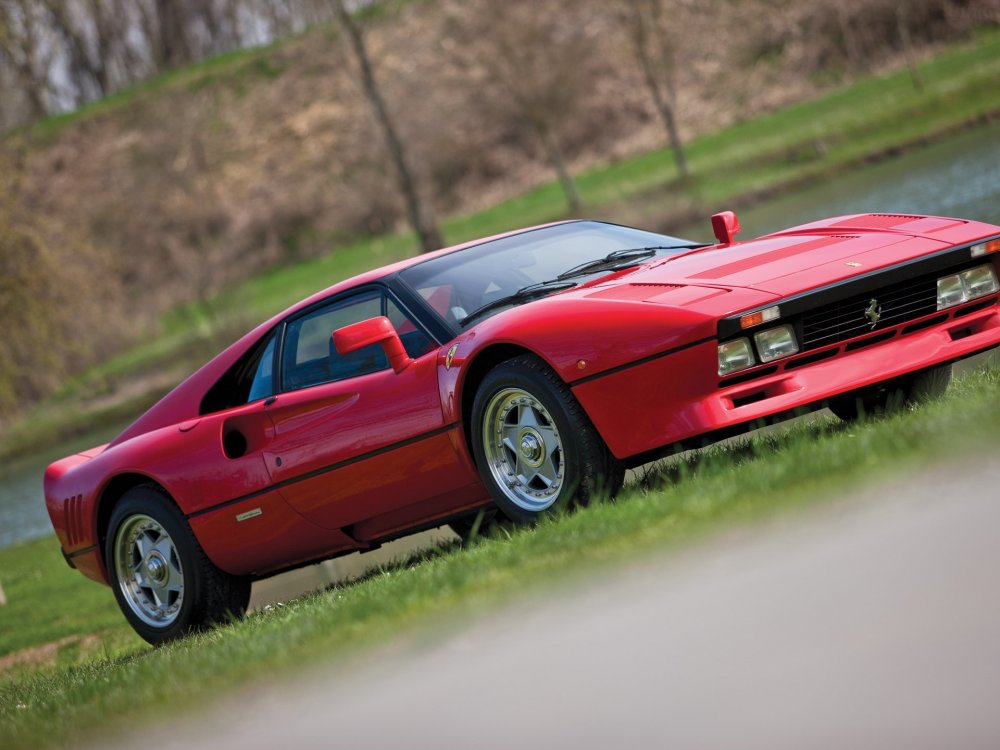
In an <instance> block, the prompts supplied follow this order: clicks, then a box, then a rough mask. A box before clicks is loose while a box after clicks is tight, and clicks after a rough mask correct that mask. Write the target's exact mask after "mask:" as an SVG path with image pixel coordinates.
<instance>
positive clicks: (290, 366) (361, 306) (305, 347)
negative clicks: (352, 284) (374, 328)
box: [281, 291, 389, 390]
mask: <svg viewBox="0 0 1000 750" xmlns="http://www.w3.org/2000/svg"><path fill="white" fill-rule="evenodd" d="M381 314H382V294H381V292H374V291H373V292H367V293H365V294H361V295H357V296H354V297H350V298H349V299H346V300H340V301H338V302H334V303H333V304H331V305H328V306H326V307H322V308H320V309H318V310H314V311H313V312H311V313H309V314H308V315H304V316H302V317H301V318H297V319H295V320H293V321H291V322H289V323H288V325H287V326H286V328H285V344H284V348H283V353H282V359H281V372H282V386H283V387H284V389H285V390H298V389H300V388H308V387H309V386H312V385H318V384H320V383H329V382H331V381H333V380H343V379H345V378H353V377H357V376H358V375H366V374H368V373H371V372H377V371H379V370H384V369H386V368H387V367H388V366H389V361H388V359H386V356H385V352H384V351H383V350H382V347H381V345H379V344H373V345H372V346H366V347H365V348H364V349H359V350H358V351H356V352H351V353H350V354H346V355H344V356H341V355H339V354H338V353H337V350H336V349H334V347H333V341H332V339H331V334H332V333H333V332H334V331H335V330H337V329H338V328H343V327H344V326H346V325H350V324H351V323H359V322H361V321H362V320H367V319H368V318H374V317H377V316H379V315H381Z"/></svg>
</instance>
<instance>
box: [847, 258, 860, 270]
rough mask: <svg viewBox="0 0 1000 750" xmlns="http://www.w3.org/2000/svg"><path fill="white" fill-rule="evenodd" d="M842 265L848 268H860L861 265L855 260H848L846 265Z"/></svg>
mask: <svg viewBox="0 0 1000 750" xmlns="http://www.w3.org/2000/svg"><path fill="white" fill-rule="evenodd" d="M844 265H845V266H850V267H851V268H861V264H860V263H858V262H857V261H856V260H849V261H847V262H846V263H844Z"/></svg>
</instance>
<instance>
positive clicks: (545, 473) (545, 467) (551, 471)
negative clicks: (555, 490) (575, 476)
mask: <svg viewBox="0 0 1000 750" xmlns="http://www.w3.org/2000/svg"><path fill="white" fill-rule="evenodd" d="M557 473H558V470H557V469H556V465H555V461H553V460H552V454H551V453H550V454H549V455H548V456H547V457H546V458H545V460H544V461H542V465H541V466H539V467H538V473H537V474H535V476H537V477H538V478H539V479H541V480H542V481H543V482H544V483H545V486H546V487H551V486H552V485H553V484H555V482H556V474H557Z"/></svg>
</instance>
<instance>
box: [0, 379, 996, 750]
mask: <svg viewBox="0 0 1000 750" xmlns="http://www.w3.org/2000/svg"><path fill="white" fill-rule="evenodd" d="M998 434H1000V369H998V368H997V367H996V366H995V365H994V366H986V367H982V368H980V369H978V370H975V371H973V372H971V373H969V374H967V375H965V376H963V377H961V378H959V379H957V380H956V381H955V382H954V383H953V384H952V386H951V388H950V389H949V391H948V393H947V394H946V395H945V396H944V397H943V398H942V399H940V400H938V401H935V402H932V403H928V404H924V405H921V406H920V407H919V408H914V409H909V410H907V411H904V412H902V413H899V414H896V415H893V416H891V417H887V418H883V419H878V420H872V421H867V422H862V423H859V424H854V425H849V424H845V423H842V422H839V421H837V420H835V419H833V418H832V417H820V418H818V419H815V420H810V421H800V422H797V423H794V424H793V425H792V426H791V427H790V428H789V429H784V430H776V431H770V432H764V433H756V434H754V435H753V436H751V437H749V438H747V439H745V440H741V441H735V442H730V443H727V444H725V445H721V446H717V447H715V448H712V449H708V450H706V451H702V452H700V453H698V454H692V455H689V456H686V457H682V459H681V460H677V461H674V462H672V463H670V464H667V465H665V466H664V467H663V468H662V470H661V471H659V472H656V473H653V474H651V475H649V476H647V477H646V481H645V482H643V483H640V484H639V485H636V486H633V487H631V488H629V489H627V491H626V492H625V493H624V494H623V496H622V497H621V498H620V499H619V500H618V501H617V502H615V503H613V504H612V503H604V504H598V505H595V506H592V507H590V508H587V509H584V510H581V511H579V512H577V513H574V514H571V515H567V516H563V517H559V518H555V519H552V520H550V521H548V522H546V523H543V524H541V525H540V526H538V527H536V528H533V529H522V530H517V531H514V532H510V533H507V532H500V533H498V534H496V535H495V536H494V537H493V538H489V539H485V540H482V541H480V542H479V543H478V544H476V545H474V546H472V547H470V548H466V549H463V548H459V547H449V548H447V549H443V550H437V551H435V552H432V553H429V554H425V555H423V556H421V557H418V558H413V559H410V560H405V561H401V562H400V563H399V564H397V565H394V566H389V567H385V568H382V569H380V570H378V571H375V572H374V573H372V574H371V575H369V576H368V577H366V578H364V579H363V580H360V581H358V582H355V583H352V584H350V585H344V586H340V587H337V588H334V589H332V590H330V591H327V592H324V593H320V594H317V595H313V596H310V597H305V598H302V599H299V600H296V601H293V602H290V603H289V604H287V605H286V606H284V607H279V608H274V609H271V610H269V611H265V612H261V613H258V614H255V615H252V616H250V617H248V618H246V619H244V620H242V621H239V622H236V623H233V624H231V625H228V626H225V627H221V628H218V629H216V630H213V631H211V632H208V633H204V634H200V635H196V636H193V637H189V638H187V639H185V640H183V641H181V642H178V643H175V644H172V645H169V646H167V647H163V648H159V649H152V648H148V647H145V646H136V645H134V643H129V642H123V641H122V640H121V629H120V626H116V625H115V623H114V622H113V620H114V615H113V614H112V613H111V612H110V611H109V610H108V608H107V607H106V606H104V605H103V604H102V603H101V601H103V602H106V601H108V599H109V597H108V596H107V592H102V591H100V589H98V587H96V586H94V585H93V584H90V583H88V582H86V581H83V580H82V579H80V578H79V576H76V580H75V581H71V580H70V579H71V577H72V576H75V575H76V574H71V572H70V571H69V570H68V569H62V568H60V566H62V565H63V564H62V562H61V561H59V560H57V559H53V558H54V557H55V555H54V554H53V552H52V550H50V549H49V548H48V547H46V545H45V544H44V543H32V544H29V545H23V546H21V547H17V548H14V549H11V550H5V551H3V553H0V580H3V582H4V584H5V585H8V588H9V591H8V593H9V594H10V595H11V600H12V603H11V605H8V607H5V608H0V634H3V635H2V637H3V639H4V640H2V641H0V644H3V646H4V647H7V648H10V647H11V646H12V645H16V644H26V643H28V642H30V641H31V640H32V638H30V637H28V635H26V634H25V635H21V636H18V635H15V634H12V631H15V630H17V631H27V632H30V633H35V632H36V631H38V632H44V633H45V634H46V636H45V637H59V636H60V635H61V634H66V633H72V632H74V630H75V631H76V632H78V633H82V632H89V631H90V630H93V629H101V628H106V629H107V631H106V632H107V633H108V635H107V636H106V638H107V640H106V643H108V645H107V647H106V648H105V649H104V650H103V651H101V652H99V653H93V652H92V653H90V654H89V655H85V656H83V657H82V658H80V659H77V660H75V661H74V660H73V659H71V658H67V659H65V660H63V663H60V664H56V665H55V666H48V667H43V668H40V669H37V670H33V671H30V670H20V671H14V672H13V673H12V674H10V675H5V676H0V747H3V748H5V749H6V750H14V749H16V748H29V747H31V748H37V747H44V746H48V745H53V744H58V743H65V742H70V741H72V742H73V743H74V744H75V743H79V742H81V741H84V740H86V739H87V738H88V737H91V738H92V737H97V736H100V735H101V734H102V733H104V732H107V731H109V730H111V729H113V728H114V727H123V726H125V725H126V724H128V725H132V726H135V725H136V723H137V722H141V721H150V720H156V719H158V718H168V717H176V716H177V715H178V712H179V711H181V712H184V711H191V710H197V709H198V708H201V707H203V706H205V705H206V703H208V702H210V701H211V700H212V699H213V698H215V697H216V696H221V695H229V694H231V693H232V691H233V690H238V689H240V688H243V687H246V686H248V685H250V686H252V685H253V683H254V682H256V681H266V680H272V679H275V678H283V677H285V678H287V677H291V676H293V674H294V671H295V670H298V669H302V668H304V667H307V666H309V665H312V664H315V663H316V662H317V660H334V661H336V660H341V661H346V660H347V659H359V658H364V654H365V653H366V651H365V650H366V649H368V650H369V651H368V652H367V653H370V649H372V647H374V646H376V645H379V644H384V643H387V642H389V641H392V640H397V639H401V638H405V637H408V636H412V635H414V634H419V633H425V634H437V636H438V637H440V633H441V632H449V630H453V629H454V628H457V627H460V625H461V623H462V621H463V619H464V618H469V617H475V616H480V615H482V614H484V613H487V612H489V611H492V610H495V609H496V608H497V607H499V606H501V605H502V604H503V603H504V602H506V601H510V600H511V599H513V598H514V597H517V596H520V595H523V594H524V592H526V591H535V592H537V591H539V590H544V589H545V588H546V587H551V588H555V587H557V586H559V585H564V584H565V583H566V582H567V581H569V580H574V579H581V578H583V577H585V576H586V575H587V573H589V572H592V571H595V570H602V569H606V568H607V567H608V566H611V565H620V564H622V563H625V562H628V561H629V560H631V559H634V558H636V557H637V556H639V555H644V554H645V555H648V554H651V553H654V552H661V551H663V550H665V549H669V548H670V547H676V546H678V545H683V544H690V543H691V542H692V541H693V540H697V539H698V538H700V537H703V536H704V535H706V534H709V533H712V532H717V531H718V530H719V529H721V528H726V527H731V526H733V525H734V524H743V523H751V522H756V521H759V520H760V519H762V518H769V517H774V516H775V515H776V514H780V513H783V512H788V511H790V510H792V509H794V508H799V507H804V506H807V505H809V504H812V503H816V502H820V501H822V500H824V499H829V498H836V497H842V496H844V495H849V494H850V493H851V492H852V491H853V490H855V489H857V488H860V487H862V486H863V485H865V484H866V483H870V482H871V481H873V480H876V479H888V478H891V477H892V476H894V475H895V476H900V475H903V474H905V473H909V472H916V471H919V470H920V469H921V468H923V467H926V466H927V465H928V464H930V463H933V462H948V461H959V460H961V461H964V462H965V463H964V465H966V466H968V465H970V464H969V461H970V460H971V459H972V458H973V457H975V456H977V455H983V456H989V455H991V454H992V453H995V449H996V440H997V435H998ZM8 581H9V584H8ZM18 599H23V600H24V604H25V605H31V606H30V608H29V609H19V610H14V609H11V607H12V606H14V605H15V604H16V603H17V601H18ZM98 600H101V601H98ZM66 609H70V610H72V611H73V613H72V614H71V615H66V613H65V610H66ZM42 629H44V631H43V630H42Z"/></svg>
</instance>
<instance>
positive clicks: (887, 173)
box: [0, 125, 1000, 547]
mask: <svg viewBox="0 0 1000 750" xmlns="http://www.w3.org/2000/svg"><path fill="white" fill-rule="evenodd" d="M865 212H876V213H920V214H937V215H940V216H956V217H961V218H968V219H978V220H980V221H986V222H989V223H992V224H1000V126H995V125H993V126H988V127H985V128H982V129H978V130H975V131H970V132H968V133H962V134H960V135H957V136H955V137H953V138H950V139H948V140H946V141H942V142H941V143H937V144H934V145H932V146H929V147H927V148H924V149H920V150H918V151H913V152H910V153H907V154H904V155H902V156H900V157H898V158H896V159H892V160H890V161H886V162H882V163H880V164H875V165H872V166H867V167H863V168H860V169H858V170H856V171H853V172H851V173H849V174H845V175H843V176H841V177H837V178H834V179H830V180H825V181H823V182H820V183H817V184H816V185H812V186H807V187H805V188H802V189H799V190H796V191H795V192H794V193H792V194H790V195H787V196H785V197H781V198H777V199H775V200H772V201H769V202H768V203H766V204H762V205H760V206H757V207H756V208H752V209H747V210H745V211H740V213H739V216H740V223H741V224H742V225H743V232H742V233H741V235H740V238H741V239H749V238H751V237H755V236H757V235H760V234H766V233H767V232H773V231H776V230H778V229H782V228H784V227H789V226H792V225H794V224H803V223H805V222H808V221H813V220H816V219H822V218H825V217H828V216H835V215H837V214H851V213H865ZM706 233H707V235H708V236H706ZM677 234H679V235H681V236H684V237H691V238H694V239H703V240H709V239H711V229H710V226H709V222H708V218H707V217H706V218H705V221H704V222H702V223H700V224H699V225H697V226H695V227H689V228H687V230H686V231H680V232H677ZM114 432H115V431H114V430H112V431H110V432H109V434H107V435H103V436H99V437H97V438H91V439H89V440H86V441H85V444H78V445H66V446H61V447H55V448H53V450H52V451H51V452H49V451H47V452H46V454H47V455H38V456H35V457H32V458H29V459H25V460H23V461H21V462H19V463H18V465H17V466H15V467H9V468H7V469H4V470H0V547H6V546H8V545H10V544H13V543H14V542H17V541H20V540H25V539H32V538H34V537H38V536H43V535H44V534H47V533H49V532H50V531H51V526H50V525H49V519H48V515H47V514H46V512H45V503H44V501H43V499H42V472H43V471H44V470H45V466H46V464H47V463H48V462H50V461H52V460H54V459H56V458H59V457H61V456H65V455H69V454H70V453H72V452H74V451H79V450H83V449H85V448H88V447H90V446H91V445H94V444H99V443H102V442H106V441H107V440H108V439H110V437H111V436H112V435H113V434H114Z"/></svg>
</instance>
